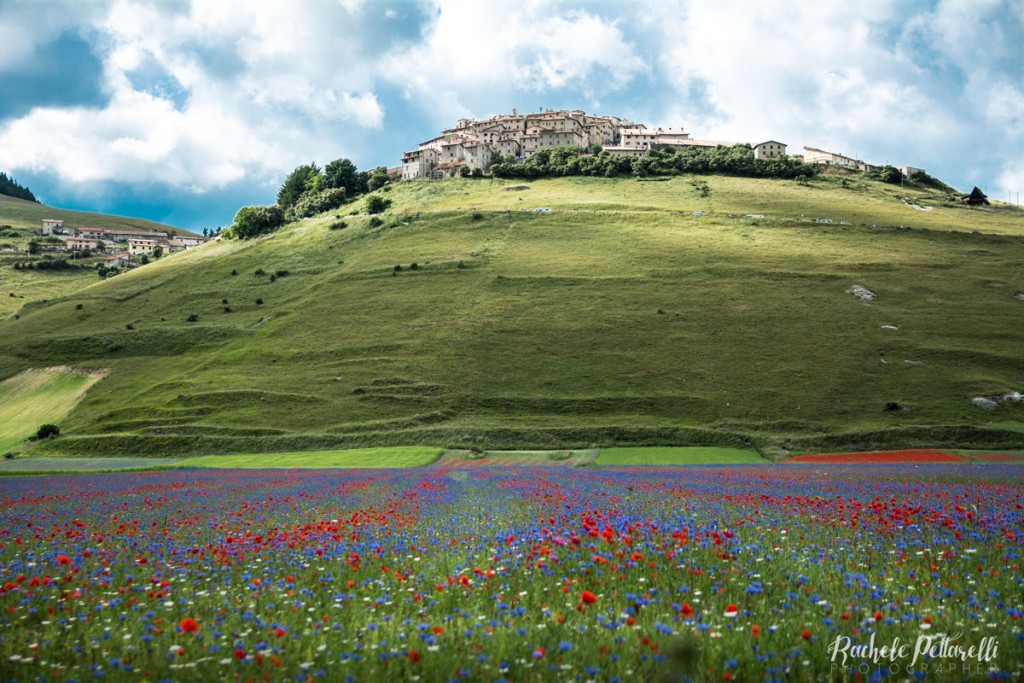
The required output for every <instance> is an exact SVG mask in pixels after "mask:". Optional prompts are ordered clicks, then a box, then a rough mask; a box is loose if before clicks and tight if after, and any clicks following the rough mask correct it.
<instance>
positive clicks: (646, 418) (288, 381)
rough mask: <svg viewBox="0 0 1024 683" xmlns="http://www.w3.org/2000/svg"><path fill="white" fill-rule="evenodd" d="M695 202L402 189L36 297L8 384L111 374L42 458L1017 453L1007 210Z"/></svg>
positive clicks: (499, 188) (917, 191)
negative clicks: (861, 292)
mask: <svg viewBox="0 0 1024 683" xmlns="http://www.w3.org/2000/svg"><path fill="white" fill-rule="evenodd" d="M698 180H701V181H704V182H706V183H707V187H708V191H706V192H702V191H700V189H699V187H698V185H699V183H695V182H694V181H695V179H693V178H689V177H685V176H684V177H676V178H672V179H670V180H667V181H664V182H640V181H637V180H634V179H603V178H601V179H597V178H564V179H551V180H538V181H532V182H524V181H497V180H486V179H485V180H452V181H443V182H408V183H399V184H397V185H395V186H392V187H390V188H389V189H388V190H387V191H386V192H382V194H384V195H385V196H387V197H389V198H390V199H391V200H392V206H391V208H390V209H389V213H388V214H387V215H385V216H382V217H380V220H381V221H382V224H379V225H376V224H375V223H377V221H371V218H370V217H368V216H366V215H365V211H364V210H363V204H362V201H361V202H359V203H356V204H353V205H349V206H347V207H343V209H342V210H339V211H337V212H332V213H331V214H329V215H323V216H320V217H316V218H313V219H310V220H305V221H301V222H298V223H294V224H291V225H289V226H286V227H284V228H282V229H281V230H280V231H279V232H277V233H276V234H273V235H271V236H268V237H264V238H260V239H257V240H253V241H248V242H239V241H227V240H224V241H220V242H217V243H211V244H208V245H206V246H204V247H201V248H199V249H195V250H190V251H189V252H185V253H182V254H178V255H175V256H173V257H171V258H166V259H162V260H161V261H159V262H157V263H154V264H151V265H149V266H147V267H145V268H142V269H139V270H136V271H133V272H131V273H127V274H124V275H119V276H117V277H116V278H113V279H111V280H109V281H105V282H101V283H96V284H94V285H92V286H90V287H88V288H86V289H83V290H81V291H78V292H75V293H72V294H68V295H66V296H63V297H59V298H55V299H51V300H49V301H47V302H45V303H40V302H36V303H29V304H26V305H25V306H24V307H22V308H21V309H20V311H19V317H18V319H13V318H10V319H8V320H6V321H4V322H3V323H0V376H13V375H15V374H17V373H19V372H22V371H24V370H25V369H27V368H31V367H44V366H50V365H56V364H74V365H75V366H76V367H82V368H94V369H98V368H109V370H110V372H109V375H108V376H107V378H106V379H104V380H103V381H102V382H100V383H99V384H97V385H96V386H94V387H93V388H92V389H91V390H90V391H89V393H88V394H87V395H86V396H85V398H84V399H83V400H82V401H81V402H80V403H79V404H78V405H77V406H76V407H75V409H74V410H73V411H72V412H71V413H70V414H69V415H68V416H67V418H66V419H65V420H64V421H63V422H62V423H61V427H62V430H63V432H62V436H61V437H60V438H58V439H55V440H50V441H47V442H43V443H38V444H34V445H32V446H31V448H29V449H28V452H31V453H36V454H40V455H44V454H45V455H96V456H99V455H103V456H118V455H121V456H125V455H130V456H133V457H149V456H180V455H183V454H184V455H197V456H198V455H221V454H229V453H238V454H253V453H264V452H265V453H281V452H284V453H288V452H298V451H311V450H321V451H322V450H336V449H351V448H366V447H382V446H405V445H424V446H433V447H446V448H471V447H478V448H485V449H509V450H531V449H535V450H559V449H579V448H584V449H586V448H605V447H612V446H714V447H722V448H733V449H743V450H754V449H756V450H759V451H760V452H761V453H764V454H767V455H768V456H769V457H775V456H777V455H780V454H784V453H786V452H799V451H803V450H814V449H827V450H839V449H847V448H884V447H895V446H903V447H906V446H915V445H919V446H946V447H953V446H959V447H963V448H972V447H973V448H980V449H995V448H1004V449H1006V448H1016V447H1019V446H1020V444H1021V433H1022V432H1021V428H1020V426H1021V424H1022V423H1024V404H1022V403H1020V402H1014V401H1003V400H1000V401H998V402H997V403H996V406H995V407H994V408H993V409H991V410H985V409H982V408H978V407H976V406H974V405H972V403H971V399H972V398H974V397H977V396H987V397H997V398H998V397H1002V396H1004V395H1007V394H1009V393H1011V392H1013V391H1019V390H1021V389H1022V388H1024V387H1022V382H1024V346H1022V345H1021V344H1020V343H1019V341H1020V337H1019V334H1017V330H1018V329H1019V324H1020V322H1021V320H1022V319H1024V301H1022V300H1020V299H1019V298H1016V297H1015V295H1016V294H1018V293H1020V292H1024V273H1022V272H1021V270H1020V268H1019V264H1020V263H1021V262H1022V260H1024V217H1022V215H1021V214H1020V213H1018V212H1016V211H1013V210H1011V209H1010V208H1008V207H1004V206H1001V205H996V206H993V207H986V208H982V209H968V208H964V207H961V206H959V205H958V204H957V203H956V201H955V198H952V197H949V196H946V195H942V194H941V193H938V192H937V191H935V190H933V189H931V188H927V187H913V186H907V187H905V188H900V187H898V186H890V185H883V184H881V183H877V182H872V181H867V180H863V179H861V178H859V177H858V176H849V177H845V176H824V177H820V178H817V179H814V180H812V181H810V182H809V183H807V184H800V183H797V182H794V181H780V180H763V179H741V178H727V177H704V178H700V179H698ZM915 205H916V206H917V207H918V208H915ZM537 208H547V209H551V211H549V212H538V211H536V210H535V209H537ZM695 212H696V213H700V214H702V215H695ZM746 214H755V215H758V216H763V217H747V216H746ZM813 218H831V219H832V220H833V222H832V223H830V224H821V223H814V222H812V219H813ZM842 221H846V222H847V223H849V225H843V224H842V223H841V222H842ZM853 285H860V286H862V287H865V288H867V289H869V290H871V291H872V292H874V293H875V294H876V295H877V298H876V299H875V300H873V301H868V302H865V301H861V300H860V299H858V298H856V297H855V296H853V295H852V294H850V293H849V292H848V290H849V289H850V288H851V287H852V286H853ZM666 457H668V456H666ZM602 462H604V460H603V459H602Z"/></svg>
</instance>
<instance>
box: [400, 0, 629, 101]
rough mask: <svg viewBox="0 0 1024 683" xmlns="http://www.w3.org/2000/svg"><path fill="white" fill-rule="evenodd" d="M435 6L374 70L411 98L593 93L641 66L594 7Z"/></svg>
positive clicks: (501, 2)
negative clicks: (420, 33) (417, 39)
mask: <svg viewBox="0 0 1024 683" xmlns="http://www.w3.org/2000/svg"><path fill="white" fill-rule="evenodd" d="M439 6H440V12H439V15H438V16H437V18H436V21H435V22H434V23H433V24H432V25H431V26H430V27H429V29H428V30H427V32H426V34H425V36H424V40H423V42H422V43H421V44H420V45H418V46H416V47H414V48H412V49H411V50H408V51H405V52H401V53H396V54H394V55H392V56H391V58H390V59H389V60H388V62H387V65H386V68H385V69H383V70H382V73H383V74H384V75H385V76H386V77H390V78H392V79H393V80H395V81H396V82H400V83H402V84H404V85H405V87H406V88H407V91H408V92H410V93H415V95H414V96H415V97H417V98H423V99H426V98H428V97H429V96H431V95H433V94H434V93H436V92H445V91H448V92H450V93H455V92H465V93H466V94H479V91H480V90H481V89H483V90H484V91H504V92H505V93H507V92H508V91H510V90H513V89H519V90H525V91H534V92H541V91H548V90H557V89H561V88H565V87H578V86H580V85H581V84H582V85H583V86H584V87H583V88H582V89H583V90H584V91H585V92H586V95H587V96H588V97H591V98H596V97H599V96H601V95H602V94H604V93H609V92H614V91H615V90H617V89H619V88H621V87H622V86H624V85H625V84H627V83H628V82H629V81H630V80H631V79H633V78H634V77H635V76H636V75H637V74H638V73H641V72H643V71H645V70H646V69H647V65H646V64H645V63H644V61H643V59H642V58H641V57H640V56H639V55H638V53H637V51H636V49H635V46H634V45H632V44H631V43H630V42H629V40H627V38H626V37H625V35H624V34H623V31H622V30H621V29H620V27H619V26H618V25H617V22H616V21H614V20H609V19H606V18H603V17H601V16H599V15H597V14H593V13H589V12H587V11H583V10H571V11H562V10H560V8H559V5H558V4H557V3H552V2H541V1H536V0H534V1H532V2H519V1H517V0H495V1H493V2H486V3H482V2H476V1H475V0H445V1H443V2H440V3H439ZM457 99H458V98H457V97H456V98H455V101H453V102H452V103H451V104H452V106H456V107H458V105H457V103H456V102H457ZM461 113H465V112H464V110H463V112H461Z"/></svg>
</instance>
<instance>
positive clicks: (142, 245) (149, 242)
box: [128, 237, 160, 256]
mask: <svg viewBox="0 0 1024 683" xmlns="http://www.w3.org/2000/svg"><path fill="white" fill-rule="evenodd" d="M158 246H160V240H157V239H153V238H147V237H132V238H131V239H129V240H128V253H129V254H131V255H132V256H139V255H140V254H145V255H147V256H151V255H152V254H153V250H154V249H156V248H157V247H158Z"/></svg>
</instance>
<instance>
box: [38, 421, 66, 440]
mask: <svg viewBox="0 0 1024 683" xmlns="http://www.w3.org/2000/svg"><path fill="white" fill-rule="evenodd" d="M59 435H60V427H58V426H57V425H52V424H44V425H40V426H39V429H37V430H36V438H37V439H49V438H50V437H51V436H59Z"/></svg>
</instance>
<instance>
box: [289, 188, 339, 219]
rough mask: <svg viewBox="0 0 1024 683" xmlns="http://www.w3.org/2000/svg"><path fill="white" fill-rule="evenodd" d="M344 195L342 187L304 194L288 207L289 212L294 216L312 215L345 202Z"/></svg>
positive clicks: (304, 216)
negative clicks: (293, 204)
mask: <svg viewBox="0 0 1024 683" xmlns="http://www.w3.org/2000/svg"><path fill="white" fill-rule="evenodd" d="M345 195H346V192H345V188H344V187H329V188H327V189H326V190H323V191H322V192H320V193H318V194H315V195H311V194H304V195H302V199H300V200H299V201H297V202H296V203H295V206H293V207H292V208H291V209H289V213H290V214H291V215H292V216H294V217H298V218H306V217H307V216H313V215H316V214H318V213H323V212H324V211H330V210H331V209H336V208H338V207H339V206H341V205H342V204H344V203H345Z"/></svg>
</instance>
